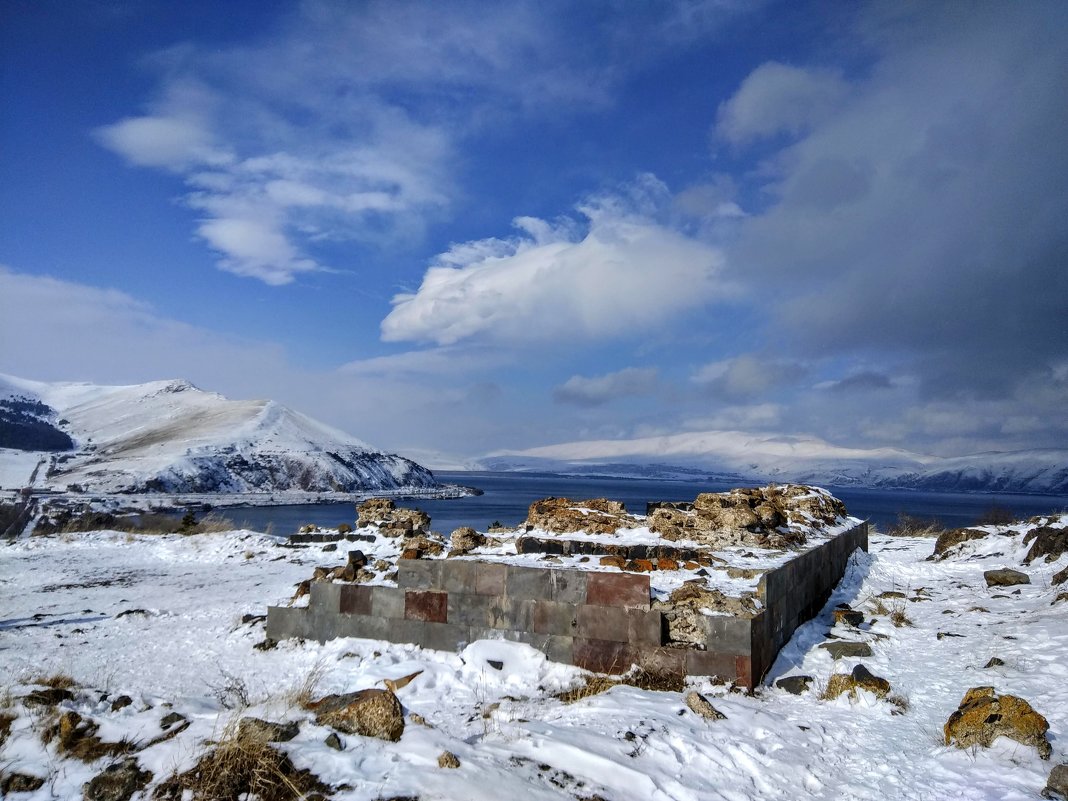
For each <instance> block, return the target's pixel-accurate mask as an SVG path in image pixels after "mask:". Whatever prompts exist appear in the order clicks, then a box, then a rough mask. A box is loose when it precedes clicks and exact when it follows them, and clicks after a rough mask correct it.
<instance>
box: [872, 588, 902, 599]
mask: <svg viewBox="0 0 1068 801" xmlns="http://www.w3.org/2000/svg"><path fill="white" fill-rule="evenodd" d="M879 597H880V598H905V597H906V596H905V593H903V592H899V591H898V590H886V591H885V592H880V593H879Z"/></svg>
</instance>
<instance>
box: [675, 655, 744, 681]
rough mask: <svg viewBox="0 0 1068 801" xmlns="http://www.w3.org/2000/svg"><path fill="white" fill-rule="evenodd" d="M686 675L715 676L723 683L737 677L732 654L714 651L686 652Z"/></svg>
mask: <svg viewBox="0 0 1068 801" xmlns="http://www.w3.org/2000/svg"><path fill="white" fill-rule="evenodd" d="M686 673H687V674H688V675H690V676H715V677H717V678H719V679H722V680H724V681H734V680H735V679H736V678H737V677H738V667H737V664H736V663H735V656H734V655H733V654H722V653H717V652H715V651H686Z"/></svg>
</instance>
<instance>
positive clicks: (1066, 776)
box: [1042, 762, 1068, 801]
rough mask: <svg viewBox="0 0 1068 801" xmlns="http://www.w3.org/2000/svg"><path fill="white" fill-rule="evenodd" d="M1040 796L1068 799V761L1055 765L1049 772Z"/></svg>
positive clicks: (1067, 800)
mask: <svg viewBox="0 0 1068 801" xmlns="http://www.w3.org/2000/svg"><path fill="white" fill-rule="evenodd" d="M1042 797H1043V798H1052V799H1059V801H1068V762H1064V763H1061V764H1060V765H1055V766H1054V768H1053V770H1051V771H1050V772H1049V778H1048V779H1047V780H1046V787H1045V789H1044V790H1043V791H1042Z"/></svg>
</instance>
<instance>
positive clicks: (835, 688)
mask: <svg viewBox="0 0 1068 801" xmlns="http://www.w3.org/2000/svg"><path fill="white" fill-rule="evenodd" d="M857 690H867V691H868V692H870V693H873V694H874V695H875V696H876V697H877V698H886V696H887V695H888V694H889V692H890V682H888V681H887V680H886V679H884V678H882V677H881V676H876V675H875V674H874V673H872V672H871V671H870V670H868V669H867V668H866V667H864V665H856V666H855V667H854V668H853V671H852V672H851V673H835V674H834V675H832V676H831V678H830V679H829V680H828V682H827V689H826V690H825V691H824V694H823V695H824V698H826V699H828V700H833V699H835V698H837V697H838V696H840V695H842V694H843V693H848V695H849V697H850V698H853V699H855V698H856V697H857Z"/></svg>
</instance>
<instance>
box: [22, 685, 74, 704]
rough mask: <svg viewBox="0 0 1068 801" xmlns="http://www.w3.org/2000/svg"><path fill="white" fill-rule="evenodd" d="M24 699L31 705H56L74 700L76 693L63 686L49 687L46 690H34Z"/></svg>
mask: <svg viewBox="0 0 1068 801" xmlns="http://www.w3.org/2000/svg"><path fill="white" fill-rule="evenodd" d="M22 700H23V701H24V702H25V703H26V704H28V705H29V706H56V705H57V704H60V703H62V702H63V701H72V700H74V693H72V692H71V691H70V690H66V689H64V688H62V687H49V688H47V689H44V690H34V691H33V692H32V693H30V694H29V695H27V696H26V697H25V698H23V699H22Z"/></svg>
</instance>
